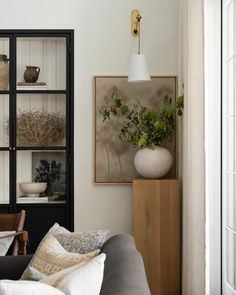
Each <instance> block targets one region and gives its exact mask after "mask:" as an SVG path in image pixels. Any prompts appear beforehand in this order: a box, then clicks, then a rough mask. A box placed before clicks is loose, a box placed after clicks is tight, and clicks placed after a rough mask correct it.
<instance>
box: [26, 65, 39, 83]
mask: <svg viewBox="0 0 236 295" xmlns="http://www.w3.org/2000/svg"><path fill="white" fill-rule="evenodd" d="M39 72H40V68H39V67H36V66H26V70H25V72H24V79H25V82H27V83H35V82H36V81H37V80H38V78H39Z"/></svg>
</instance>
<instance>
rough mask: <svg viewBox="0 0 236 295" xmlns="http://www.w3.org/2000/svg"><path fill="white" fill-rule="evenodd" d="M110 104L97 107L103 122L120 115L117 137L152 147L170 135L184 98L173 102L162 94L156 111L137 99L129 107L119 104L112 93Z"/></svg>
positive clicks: (181, 113) (138, 145) (181, 97)
mask: <svg viewBox="0 0 236 295" xmlns="http://www.w3.org/2000/svg"><path fill="white" fill-rule="evenodd" d="M112 101H113V104H112V106H111V107H108V108H106V107H103V108H102V109H101V110H100V114H101V115H102V118H103V122H104V121H106V120H108V119H111V117H123V118H124V119H125V120H124V122H123V126H122V127H121V130H120V133H119V138H120V139H121V140H122V141H126V142H129V143H131V144H132V145H133V146H135V147H142V148H143V147H148V148H152V149H153V148H154V147H155V146H157V145H160V144H161V143H162V142H163V141H165V140H167V139H169V138H171V137H172V136H173V135H174V131H175V125H176V117H177V115H178V116H182V115H183V107H184V97H183V96H180V97H178V99H177V102H176V104H172V102H171V97H170V96H169V95H166V96H165V97H164V100H163V105H162V108H161V109H160V110H149V109H148V108H147V107H145V106H143V105H142V104H141V103H140V101H139V100H138V99H137V100H136V102H135V103H134V104H133V106H132V108H130V107H129V106H127V105H126V104H124V103H123V101H122V100H121V99H120V98H119V97H117V96H116V95H113V96H112Z"/></svg>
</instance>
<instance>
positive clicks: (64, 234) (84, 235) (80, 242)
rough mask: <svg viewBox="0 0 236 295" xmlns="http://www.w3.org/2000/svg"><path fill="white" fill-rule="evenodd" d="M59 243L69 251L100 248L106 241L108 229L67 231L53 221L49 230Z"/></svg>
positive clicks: (82, 251)
mask: <svg viewBox="0 0 236 295" xmlns="http://www.w3.org/2000/svg"><path fill="white" fill-rule="evenodd" d="M49 233H50V234H51V235H53V236H54V237H55V238H56V239H57V240H58V241H59V242H60V244H61V245H62V246H63V247H64V248H65V249H66V250H67V251H69V252H73V253H80V254H85V253H88V252H91V251H94V250H97V249H101V248H102V246H103V244H104V242H105V241H106V239H107V237H108V234H109V230H94V231H85V232H73V233H72V232H69V231H68V230H67V229H65V228H64V227H62V226H60V225H59V224H57V223H55V224H54V226H53V227H52V228H51V229H50V230H49Z"/></svg>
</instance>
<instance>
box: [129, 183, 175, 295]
mask: <svg viewBox="0 0 236 295" xmlns="http://www.w3.org/2000/svg"><path fill="white" fill-rule="evenodd" d="M133 234H134V238H135V241H136V246H137V249H138V250H139V251H140V252H141V254H142V256H143V259H144V264H145V269H146V274H147V279H148V283H149V287H150V290H151V294H152V295H179V294H180V196H179V182H178V180H176V179H166V180H134V181H133Z"/></svg>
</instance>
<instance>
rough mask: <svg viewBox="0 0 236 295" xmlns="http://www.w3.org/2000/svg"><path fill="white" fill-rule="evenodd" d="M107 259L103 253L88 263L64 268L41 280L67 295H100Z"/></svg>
mask: <svg viewBox="0 0 236 295" xmlns="http://www.w3.org/2000/svg"><path fill="white" fill-rule="evenodd" d="M105 259H106V255H105V254H104V253H102V254H100V255H99V256H97V257H95V258H93V259H92V260H90V261H89V262H88V263H86V264H85V263H84V264H83V265H80V266H73V267H70V268H68V269H65V270H62V271H60V272H58V273H55V274H53V275H51V276H48V277H45V278H44V279H42V280H41V282H43V283H46V284H50V285H51V286H54V287H55V288H58V289H59V290H61V291H62V292H64V293H65V294H66V295H80V294H81V295H99V293H100V290H101V286H102V281H103V271H104V261H105Z"/></svg>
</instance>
